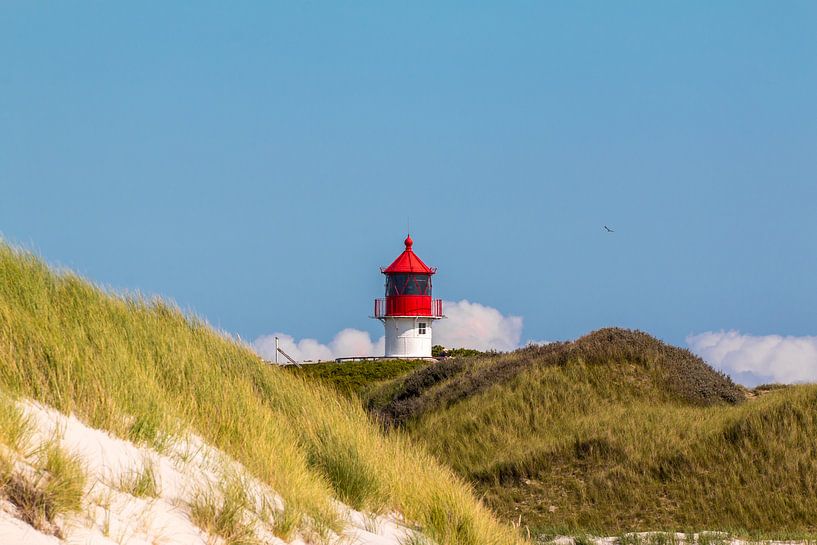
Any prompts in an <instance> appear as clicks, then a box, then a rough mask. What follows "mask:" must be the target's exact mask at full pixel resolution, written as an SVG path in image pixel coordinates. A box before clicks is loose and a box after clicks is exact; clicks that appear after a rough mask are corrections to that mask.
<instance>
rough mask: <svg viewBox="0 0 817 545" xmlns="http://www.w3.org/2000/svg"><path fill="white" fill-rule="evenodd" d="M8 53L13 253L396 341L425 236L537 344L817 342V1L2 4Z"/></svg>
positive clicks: (0, 97) (3, 97) (446, 273)
mask: <svg viewBox="0 0 817 545" xmlns="http://www.w3.org/2000/svg"><path fill="white" fill-rule="evenodd" d="M0 52H2V53H3V55H2V58H3V61H2V64H1V65H0V67H2V69H1V70H0V128H2V130H0V233H2V235H3V236H4V237H5V238H6V239H7V240H9V241H12V242H14V243H19V244H22V245H25V246H27V247H30V248H33V249H35V250H36V251H38V252H40V253H41V254H42V255H44V256H45V257H46V258H47V259H48V260H49V261H51V262H53V263H57V264H61V265H66V266H69V267H71V268H74V269H76V270H77V271H79V272H81V273H82V274H84V275H86V276H88V277H90V278H92V279H93V280H95V281H97V282H100V283H103V284H106V285H110V286H114V287H118V288H129V289H139V290H142V291H144V292H147V293H160V294H163V295H166V296H168V297H171V298H173V299H175V300H176V301H177V302H178V303H179V304H180V305H181V306H183V307H185V308H189V309H192V310H194V311H195V312H197V313H199V314H201V315H203V316H205V317H206V318H207V319H208V320H210V321H211V322H212V323H214V324H216V325H218V326H220V327H222V328H224V329H226V330H229V331H232V332H236V333H238V334H240V335H241V336H242V337H244V338H247V339H254V338H256V337H258V336H260V335H264V334H267V333H270V332H273V331H282V332H287V333H289V334H291V335H292V336H294V337H295V338H303V337H313V338H316V339H318V340H321V341H322V342H326V341H328V340H329V339H330V338H331V337H332V336H333V335H335V333H336V332H338V331H339V330H341V329H343V328H346V327H352V328H356V329H362V330H365V331H368V332H370V333H371V334H372V335H378V334H380V325H379V324H378V323H377V322H374V321H372V320H368V319H367V316H368V315H369V314H370V312H371V309H370V307H371V300H372V299H373V298H374V297H376V296H378V295H380V292H381V291H382V280H381V278H380V274H379V272H378V266H381V265H387V264H388V263H389V262H390V261H391V260H392V259H393V258H394V257H395V256H396V255H397V254H398V253H399V252H400V251H401V249H402V239H403V237H404V236H405V231H406V223H407V221H409V220H410V222H411V231H412V235H413V237H414V239H415V250H416V251H417V253H418V254H419V255H420V256H421V257H422V258H423V259H424V260H426V262H428V263H430V264H432V265H434V266H437V267H438V268H439V274H438V276H437V278H436V284H435V295H437V296H440V297H444V298H446V299H448V300H452V301H459V300H461V299H468V300H470V301H476V302H479V303H481V304H482V305H485V306H487V307H493V308H495V309H497V310H498V311H499V312H500V313H502V314H503V315H514V316H521V317H523V319H524V329H523V332H522V333H521V339H522V340H523V341H524V340H525V339H568V338H574V337H576V336H579V335H581V334H583V333H585V332H588V331H590V330H593V329H596V328H599V327H602V326H607V325H620V326H625V327H636V328H640V329H644V330H646V331H649V332H651V333H653V334H655V335H657V336H659V337H661V338H663V339H665V340H667V341H670V342H673V343H676V344H682V345H683V344H684V343H685V340H686V339H687V336H689V335H691V334H699V333H702V332H709V331H720V330H735V331H739V332H741V334H745V335H754V336H764V335H771V334H778V335H782V336H797V337H803V336H808V335H815V334H817V328H816V326H815V324H817V289H815V277H816V276H817V274H816V273H817V244H815V234H817V100H816V99H815V97H817V3H814V2H805V1H804V2H751V1H740V2H738V1H735V2H726V1H724V2H616V3H613V2H601V1H599V2H492V3H471V2H468V3H465V2H463V3H440V2H427V3H411V4H410V5H409V4H405V3H401V4H397V3H319V2H293V3H287V4H283V3H281V4H275V3H267V2H264V3H262V2H257V3H245V2H238V3H233V2H231V3H206V2H201V3H168V2H148V3H139V4H132V5H129V6H125V5H123V4H121V3H101V2H87V3H72V4H71V5H68V4H67V3H60V4H53V5H50V6H45V5H43V4H39V3H33V2H4V3H3V4H2V6H0ZM605 224H607V225H609V226H611V227H612V228H614V229H615V230H616V232H615V233H614V234H607V233H605V232H604V231H603V230H602V226H603V225H605Z"/></svg>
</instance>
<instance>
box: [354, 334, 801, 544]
mask: <svg viewBox="0 0 817 545" xmlns="http://www.w3.org/2000/svg"><path fill="white" fill-rule="evenodd" d="M747 397H749V398H751V399H746V398H747ZM369 405H370V409H371V410H372V411H374V412H376V413H378V414H380V416H381V418H383V419H384V420H385V421H386V422H390V423H391V424H392V425H397V426H399V427H402V428H404V429H405V430H406V431H407V432H408V433H409V434H410V435H412V436H413V437H414V438H415V439H416V440H418V441H420V442H422V443H423V444H425V445H426V446H427V448H428V449H429V450H430V451H431V452H432V453H434V454H435V455H436V456H437V457H438V459H440V460H442V461H444V462H446V463H447V464H449V465H450V466H451V467H453V468H455V470H456V471H457V472H458V473H459V474H460V475H461V476H463V477H465V478H467V479H469V480H471V481H472V482H473V483H474V484H475V485H476V486H477V488H478V489H479V491H480V492H481V493H483V494H484V497H485V500H486V502H487V503H488V504H489V505H490V506H492V507H493V508H494V509H495V510H496V511H498V512H499V513H500V514H501V515H503V516H507V517H513V516H519V515H521V517H522V524H523V525H524V524H528V525H530V526H532V527H538V528H541V529H543V530H544V531H547V532H553V533H558V532H565V533H573V534H574V535H576V534H580V533H584V532H589V533H594V534H596V535H616V534H618V533H621V532H626V531H648V530H678V531H683V530H727V531H735V532H739V533H743V534H747V535H767V536H768V535H782V534H785V535H792V534H797V535H813V534H814V532H815V531H817V521H816V519H815V517H814V514H815V513H817V442H815V441H814V439H813V438H814V437H815V436H817V386H798V387H790V388H783V389H774V390H771V391H767V392H766V393H763V394H762V395H759V396H752V393H750V392H746V391H745V390H744V389H742V388H741V387H739V386H736V385H734V384H732V383H731V381H729V380H728V379H727V378H726V377H724V376H723V375H721V374H719V373H717V372H715V371H714V370H712V369H711V368H709V367H708V366H706V364H705V363H704V362H702V361H701V360H700V359H698V358H697V357H695V356H694V355H692V354H691V353H689V352H688V351H686V350H682V349H679V348H675V347H671V346H668V345H666V344H664V343H661V342H660V341H658V340H656V339H654V338H652V337H650V336H648V335H646V334H644V333H640V332H635V331H628V330H620V329H606V330H600V331H598V332H595V333H592V334H590V335H588V336H586V337H584V338H582V339H579V340H577V341H575V342H570V343H559V344H555V345H549V346H543V347H530V348H525V349H522V350H519V351H516V352H512V353H509V354H504V355H497V356H492V357H482V358H475V359H466V360H460V361H456V362H454V364H453V365H448V366H446V364H439V365H437V366H434V365H432V366H429V367H427V368H424V369H419V370H416V371H414V372H412V373H409V374H408V375H406V376H405V377H402V378H400V379H397V380H395V381H393V382H392V383H389V384H387V385H384V386H383V387H382V388H381V391H379V392H375V393H374V394H373V395H372V397H371V398H370V399H369Z"/></svg>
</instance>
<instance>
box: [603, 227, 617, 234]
mask: <svg viewBox="0 0 817 545" xmlns="http://www.w3.org/2000/svg"><path fill="white" fill-rule="evenodd" d="M604 230H605V231H607V232H608V233H615V231H613V230H612V229H610V228H609V227H607V226H606V225H605V226H604Z"/></svg>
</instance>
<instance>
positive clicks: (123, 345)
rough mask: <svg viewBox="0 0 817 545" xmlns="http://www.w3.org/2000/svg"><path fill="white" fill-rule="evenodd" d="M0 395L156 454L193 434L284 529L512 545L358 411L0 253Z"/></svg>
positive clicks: (75, 280)
mask: <svg viewBox="0 0 817 545" xmlns="http://www.w3.org/2000/svg"><path fill="white" fill-rule="evenodd" d="M0 388H2V391H3V393H5V394H6V395H9V396H13V397H16V396H21V397H30V398H33V399H36V400H38V401H41V402H43V403H46V404H48V405H51V406H53V407H55V408H57V409H58V410H60V411H62V412H64V413H71V412H73V413H75V414H77V415H78V416H79V417H80V418H82V419H84V420H85V421H86V422H87V423H88V424H89V425H91V426H94V427H97V428H102V429H105V430H108V431H110V432H112V433H114V434H116V435H118V436H120V437H125V438H131V439H135V440H138V441H142V442H146V443H149V444H151V445H153V446H155V447H157V448H159V449H160V450H161V448H163V447H164V446H166V445H167V441H168V440H169V438H171V437H173V436H179V435H182V434H183V433H184V432H186V431H188V430H189V431H192V432H194V433H196V434H198V435H200V436H201V437H203V438H204V439H205V440H206V441H208V442H209V443H210V444H212V445H214V446H215V447H217V448H220V449H221V450H223V451H224V452H226V453H227V454H229V455H231V456H232V457H234V458H236V459H237V460H238V461H240V462H241V463H242V464H243V465H244V466H245V467H246V468H247V470H248V471H249V472H250V473H251V474H253V475H254V476H255V477H257V478H259V479H261V480H262V481H264V482H266V483H268V484H269V485H270V486H271V487H272V488H273V489H274V490H276V491H277V492H278V493H279V494H280V495H281V496H282V498H283V499H284V501H285V504H286V516H285V518H282V520H283V521H284V522H283V524H284V525H285V527H286V531H291V530H292V529H293V528H295V527H299V528H303V529H305V530H308V529H309V528H319V529H325V528H333V529H338V528H339V527H340V525H341V524H342V521H340V520H338V514H337V512H336V510H335V508H334V507H333V504H332V501H331V500H332V498H335V497H337V498H341V499H343V500H345V501H348V502H349V503H350V504H352V506H353V507H355V508H358V509H362V510H370V511H376V512H387V511H396V512H400V513H402V514H403V515H404V516H405V517H406V519H407V520H409V521H411V522H412V523H414V524H417V525H419V526H420V527H421V528H423V531H424V532H426V533H427V534H428V535H429V536H430V537H432V538H433V539H434V540H435V541H437V542H438V543H440V544H460V545H468V544H473V545H477V544H480V545H482V544H486V545H491V544H496V545H500V544H510V543H518V542H520V538H519V537H518V535H517V533H516V532H514V530H513V529H512V528H510V527H509V526H506V525H503V524H500V523H499V522H498V521H497V520H496V519H495V518H494V517H493V515H492V514H491V513H490V512H489V511H488V510H487V509H486V508H484V507H483V506H482V505H481V504H480V502H479V501H477V500H476V499H475V498H474V496H473V494H472V491H471V489H470V487H469V486H468V485H467V484H465V483H464V482H463V481H462V480H461V479H459V478H458V477H456V476H455V475H454V474H453V473H452V471H451V470H449V469H447V468H445V467H443V466H441V465H440V464H439V463H437V462H436V461H435V460H434V458H432V457H431V456H430V455H429V454H427V453H426V452H425V451H424V450H422V449H421V448H418V447H416V446H415V445H413V444H412V443H411V441H410V440H409V439H408V438H407V437H404V436H403V435H402V434H401V433H399V432H393V433H388V434H383V433H381V431H380V429H379V427H378V426H377V425H376V424H375V423H373V422H371V421H370V420H369V419H368V418H367V415H366V413H365V412H364V410H363V409H362V408H361V407H360V405H359V404H358V403H355V402H354V401H351V400H348V399H345V398H343V397H342V396H339V395H337V393H336V392H334V391H333V390H332V389H331V388H329V387H326V386H323V385H321V384H318V383H315V382H309V381H306V380H304V379H303V378H301V377H297V376H293V374H292V373H289V372H287V371H284V370H282V369H278V368H274V367H271V366H268V365H264V364H263V363H262V362H261V361H260V360H259V358H258V357H257V356H256V355H255V354H254V353H253V352H252V351H251V350H250V349H249V348H248V347H246V346H243V345H242V344H240V343H238V342H236V341H234V340H233V339H231V338H229V337H228V336H226V335H224V334H221V333H219V332H217V331H214V330H213V329H212V328H211V327H210V326H208V325H207V324H206V323H204V322H202V321H201V320H199V319H197V318H195V317H191V316H188V315H185V314H184V313H182V312H180V311H179V310H178V309H176V308H175V307H173V306H172V305H170V304H168V303H166V302H164V301H162V300H160V299H145V298H143V297H141V296H139V295H119V294H112V293H110V292H107V291H105V290H103V289H100V288H98V287H96V286H94V285H92V284H90V283H88V282H87V281H85V280H83V279H81V278H79V277H78V276H76V275H74V274H72V273H70V272H65V271H61V272H55V271H53V270H52V269H50V268H49V267H48V266H47V265H46V264H45V263H43V262H42V260H40V259H38V258H37V257H35V256H33V255H31V254H30V253H27V252H25V251H21V250H18V249H15V248H12V247H10V246H8V245H5V244H3V243H0Z"/></svg>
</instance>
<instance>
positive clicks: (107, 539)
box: [0, 401, 411, 545]
mask: <svg viewBox="0 0 817 545" xmlns="http://www.w3.org/2000/svg"><path fill="white" fill-rule="evenodd" d="M21 407H22V408H23V410H24V411H25V413H26V414H27V415H28V416H29V417H30V418H31V419H32V422H33V423H34V424H35V433H34V435H33V437H32V440H31V442H30V443H31V445H30V446H31V447H36V446H37V445H40V444H42V443H44V442H48V441H51V440H53V439H54V438H57V439H58V440H59V443H60V445H61V446H62V447H63V448H65V449H66V450H68V451H69V452H71V453H74V454H76V455H78V456H79V457H80V458H81V460H82V463H83V465H84V466H85V468H86V471H87V474H88V480H87V485H86V490H85V495H84V498H83V510H82V511H81V512H79V513H76V514H72V515H69V516H67V517H65V518H59V519H58V520H57V521H56V525H57V527H58V528H59V529H60V533H61V534H62V536H63V538H62V539H59V538H57V537H55V536H54V535H47V534H46V533H43V532H40V531H38V530H36V529H35V528H33V527H32V526H30V525H28V524H27V523H25V522H24V521H22V520H21V519H20V518H19V516H18V514H17V509H16V507H15V506H13V505H12V504H10V503H9V502H5V501H0V544H2V545H56V544H63V543H66V544H68V543H70V544H87V545H125V544H127V545H194V544H202V545H204V544H213V543H221V542H222V540H221V539H220V538H217V537H214V536H210V535H208V534H207V533H205V532H204V531H202V530H201V529H200V528H198V527H197V526H196V525H195V524H194V523H193V521H192V520H191V517H190V502H191V501H192V500H193V498H194V497H195V496H196V495H197V494H198V493H200V492H202V491H211V492H212V493H215V494H219V492H217V491H218V490H220V488H219V485H220V483H221V482H222V480H223V476H224V474H225V470H226V471H227V472H228V473H229V474H230V475H237V476H240V477H241V479H242V482H244V483H245V489H246V490H247V492H248V496H249V497H250V498H253V499H254V501H256V502H258V503H259V504H260V502H261V501H262V498H263V499H264V500H265V501H266V502H267V504H268V505H272V506H274V507H275V508H277V509H280V508H282V507H283V500H282V499H281V498H280V497H279V496H278V495H277V494H275V492H274V491H273V490H271V489H270V488H269V487H268V486H267V485H266V484H264V483H262V482H260V481H258V480H257V479H255V478H253V477H252V476H251V475H249V474H248V472H247V471H246V470H245V469H244V468H243V466H241V465H240V464H239V463H238V462H236V461H235V460H232V459H231V458H229V457H228V456H227V455H226V454H224V453H222V452H220V451H218V450H217V449H214V448H212V447H210V446H209V445H207V444H205V443H204V442H203V441H202V440H201V439H200V438H198V437H196V436H188V437H186V438H185V439H184V440H178V441H175V442H172V444H171V446H169V447H168V448H167V449H166V452H163V453H159V452H157V451H155V450H153V449H151V448H148V447H140V446H136V445H134V444H133V443H131V442H129V441H124V440H122V439H118V438H115V437H112V436H111V435H109V434H108V433H106V432H104V431H101V430H97V429H93V428H90V427H88V426H86V425H85V424H84V423H82V422H81V421H80V420H78V419H77V418H75V417H74V416H65V415H63V414H60V413H59V412H57V411H55V410H53V409H51V408H49V407H44V406H42V405H40V404H37V403H34V402H31V401H26V402H23V403H21ZM146 460H148V461H150V463H151V465H152V467H153V468H154V471H155V474H156V476H157V481H158V483H159V497H157V498H150V497H147V498H136V497H134V496H132V495H130V494H128V493H125V492H123V491H122V490H120V488H121V482H122V480H123V477H127V476H128V475H133V474H134V472H138V471H140V470H141V469H142V468H143V467H144V465H145V461H146ZM338 510H339V513H340V514H341V515H342V516H343V518H344V519H345V520H348V526H347V527H346V528H345V530H344V531H343V533H342V535H340V536H337V535H334V536H332V538H331V541H332V542H334V543H337V544H338V545H340V544H341V543H343V544H348V545H354V544H359V545H400V544H401V542H402V541H403V540H405V538H406V537H407V536H408V535H409V534H411V530H409V529H407V528H406V527H405V526H404V525H402V524H401V523H400V521H399V517H397V516H391V517H384V516H371V515H365V514H363V513H360V512H357V511H354V510H352V509H350V508H349V507H347V506H344V505H342V504H338ZM245 519H246V520H248V521H253V524H254V529H255V533H256V536H257V538H258V539H259V540H260V541H261V542H262V543H269V544H272V545H284V544H285V543H289V544H290V545H303V544H304V541H303V540H301V539H300V538H296V539H294V540H292V541H290V542H284V541H282V540H281V539H279V538H277V537H275V536H274V535H273V533H272V528H271V527H270V526H269V525H268V524H267V523H266V522H264V521H262V520H261V519H260V518H258V517H257V516H254V515H252V514H250V513H246V517H245Z"/></svg>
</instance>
